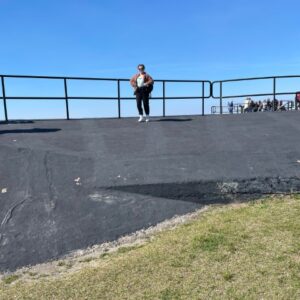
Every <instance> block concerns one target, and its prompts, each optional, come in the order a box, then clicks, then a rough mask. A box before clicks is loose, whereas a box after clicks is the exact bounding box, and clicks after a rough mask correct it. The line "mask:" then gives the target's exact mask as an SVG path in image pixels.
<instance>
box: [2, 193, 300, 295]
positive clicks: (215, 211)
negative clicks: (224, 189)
mask: <svg viewBox="0 0 300 300" xmlns="http://www.w3.org/2000/svg"><path fill="white" fill-rule="evenodd" d="M299 216H300V198H299V197H298V196H293V197H285V198H277V199H268V200H262V201H256V202H253V203H249V204H241V205H231V206H227V207H220V208H212V209H210V210H208V211H207V212H205V213H203V214H202V215H200V216H199V217H198V218H197V220H194V221H192V222H190V223H187V224H184V225H181V226H179V227H177V228H176V229H174V230H167V231H164V232H162V233H159V234H157V235H156V236H155V237H154V239H152V240H151V241H149V242H147V243H146V244H144V245H142V246H137V247H136V246H129V247H123V248H120V249H119V250H118V251H116V252H115V253H110V254H109V255H105V256H101V257H99V258H96V259H95V260H93V266H83V268H82V269H81V270H79V271H76V272H70V270H68V271H69V272H66V274H64V275H63V276H60V277H47V278H41V279H38V280H36V281H29V282H28V281H25V280H22V278H20V279H18V278H16V280H12V281H11V282H10V280H3V281H2V283H0V299H39V300H41V299H97V300H98V299H300V217H299ZM11 276H14V275H11Z"/></svg>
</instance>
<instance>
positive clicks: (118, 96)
mask: <svg viewBox="0 0 300 300" xmlns="http://www.w3.org/2000/svg"><path fill="white" fill-rule="evenodd" d="M0 78H1V85H2V96H1V97H0V100H1V99H2V100H3V105H4V116H5V121H8V113H7V103H6V102H7V100H64V101H65V107H66V118H67V120H69V119H70V114H69V100H117V105H118V118H121V100H133V99H135V97H122V96H121V88H120V82H129V81H130V79H128V78H104V77H74V76H72V77H71V76H43V75H8V74H2V75H0ZM8 78H14V79H18V78H21V79H47V80H49V79H51V80H63V82H64V95H63V96H46V97H44V96H8V95H7V93H6V91H5V79H8ZM71 80H80V81H83V80H88V81H111V82H116V83H117V92H116V96H115V97H111V96H96V97H91V96H70V95H69V93H68V82H69V81H71ZM154 82H159V83H162V97H151V99H153V100H162V101H163V114H162V115H163V117H165V114H166V105H165V102H166V100H168V99H172V100H176V99H184V100H187V99H201V100H202V115H204V114H205V111H204V105H205V101H204V100H205V99H209V98H211V96H212V95H211V93H212V87H211V82H210V81H209V80H195V79H192V80H189V79H155V81H154ZM166 83H198V84H199V83H200V84H201V87H202V95H199V96H166V89H165V88H166ZM206 84H209V89H208V93H207V95H206V89H205V85H206ZM200 91H201V89H200V88H199V94H200Z"/></svg>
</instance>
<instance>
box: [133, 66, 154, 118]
mask: <svg viewBox="0 0 300 300" xmlns="http://www.w3.org/2000/svg"><path fill="white" fill-rule="evenodd" d="M138 71H139V73H138V74H135V75H134V76H133V77H132V78H131V80H130V84H131V86H132V87H133V88H134V94H135V96H136V104H137V109H138V111H139V115H140V118H139V120H138V121H139V122H142V121H143V120H144V117H143V108H142V102H143V106H144V110H145V114H146V122H149V121H150V118H149V113H150V107H149V94H150V93H151V91H152V89H153V84H154V81H153V79H152V77H151V76H150V75H149V74H147V73H146V72H145V65H143V64H139V65H138Z"/></svg>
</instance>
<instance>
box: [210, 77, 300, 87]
mask: <svg viewBox="0 0 300 300" xmlns="http://www.w3.org/2000/svg"><path fill="white" fill-rule="evenodd" d="M274 78H276V79H277V78H278V79H280V78H300V75H282V76H266V77H249V78H238V79H226V80H217V81H212V85H214V84H216V83H221V82H236V81H247V80H265V79H274Z"/></svg>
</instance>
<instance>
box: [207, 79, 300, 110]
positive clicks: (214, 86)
mask: <svg viewBox="0 0 300 300" xmlns="http://www.w3.org/2000/svg"><path fill="white" fill-rule="evenodd" d="M284 78H300V75H287V76H268V77H250V78H238V79H228V80H218V81H213V82H212V98H213V99H219V100H220V105H219V107H220V114H222V113H223V99H230V98H231V99H232V98H243V97H262V96H273V103H275V101H274V100H275V99H276V96H278V95H295V93H296V91H287V92H277V90H276V84H277V81H278V80H279V79H284ZM254 80H271V81H272V87H273V90H272V91H271V92H265V93H257V94H240V95H224V94H223V88H224V85H225V84H226V83H228V82H245V81H254ZM217 85H219V89H218V90H219V96H216V94H215V90H216V89H217V88H216V86H217ZM294 107H295V109H298V106H297V103H296V100H295V106H294ZM273 108H274V107H273Z"/></svg>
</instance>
